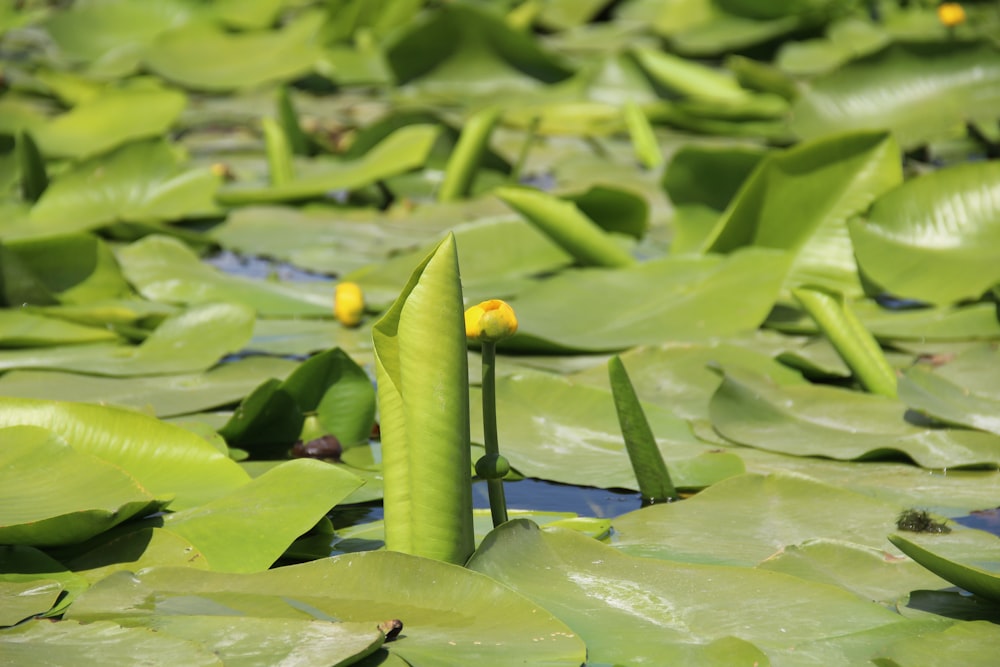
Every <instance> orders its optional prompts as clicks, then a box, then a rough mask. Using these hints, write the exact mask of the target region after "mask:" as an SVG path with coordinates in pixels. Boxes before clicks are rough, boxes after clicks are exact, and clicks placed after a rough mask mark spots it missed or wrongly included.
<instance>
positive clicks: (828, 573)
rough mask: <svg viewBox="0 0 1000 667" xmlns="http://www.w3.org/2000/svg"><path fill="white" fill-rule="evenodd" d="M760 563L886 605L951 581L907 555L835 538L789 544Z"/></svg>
mask: <svg viewBox="0 0 1000 667" xmlns="http://www.w3.org/2000/svg"><path fill="white" fill-rule="evenodd" d="M757 567H758V568H759V569H762V570H769V571H771V572H784V573H785V574H791V575H794V576H796V577H801V578H802V579H809V580H810V581H817V582H820V583H826V584H832V585H834V586H839V587H841V588H846V589H847V590H849V591H852V592H854V593H856V594H857V595H858V597H860V598H862V599H864V600H874V601H876V602H878V603H880V604H884V605H894V604H897V603H899V602H904V601H905V600H906V598H907V597H908V596H909V595H910V591H914V590H919V589H931V590H933V589H937V588H944V587H946V586H947V585H948V583H947V582H946V581H945V580H944V579H942V578H941V577H938V576H936V575H934V574H933V573H931V572H929V571H928V570H925V569H924V568H922V567H921V566H920V565H918V564H917V563H915V562H914V561H912V560H910V559H908V558H900V557H899V556H896V555H893V554H890V553H888V552H886V551H885V550H884V549H880V548H876V547H871V546H862V545H859V544H856V543H853V542H846V541H843V540H840V539H836V538H820V539H815V540H806V541H805V542H802V543H800V544H794V545H789V546H786V547H785V548H784V550H783V551H781V552H780V553H777V554H775V555H774V556H772V557H770V558H768V559H767V560H765V561H763V562H762V563H760V564H759V565H758V566H757Z"/></svg>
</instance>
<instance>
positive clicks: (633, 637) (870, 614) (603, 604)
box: [469, 501, 908, 665]
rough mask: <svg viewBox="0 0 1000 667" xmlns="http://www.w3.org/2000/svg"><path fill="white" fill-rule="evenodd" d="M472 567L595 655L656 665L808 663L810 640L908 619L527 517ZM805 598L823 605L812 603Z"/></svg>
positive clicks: (779, 577)
mask: <svg viewBox="0 0 1000 667" xmlns="http://www.w3.org/2000/svg"><path fill="white" fill-rule="evenodd" d="M686 502H688V501H684V503H686ZM684 503H679V504H681V505H682V504H684ZM469 567H470V568H471V569H473V570H475V571H478V572H482V573H484V574H487V575H489V576H491V577H493V578H494V579H496V580H497V581H499V582H501V583H503V584H505V585H507V586H509V587H511V588H512V589H514V590H515V591H518V592H520V593H521V594H522V595H526V596H528V597H529V598H531V599H532V600H535V601H536V602H537V603H539V604H542V605H545V606H546V607H548V608H550V609H553V610H555V611H556V613H557V614H558V615H559V616H560V618H562V619H563V620H564V622H566V623H567V624H568V625H569V626H570V627H571V628H573V630H574V631H575V632H577V633H579V635H580V636H581V637H582V638H583V639H584V641H586V642H587V650H588V658H589V660H591V661H593V662H596V663H602V664H621V663H622V662H626V663H628V664H642V663H650V664H652V663H659V662H660V661H662V660H664V658H665V657H667V656H669V657H668V658H667V659H668V660H670V661H671V662H672V661H673V660H675V659H676V660H677V661H678V663H679V664H710V665H716V664H718V665H722V664H728V665H732V664H748V665H749V664H753V662H754V661H757V662H758V663H763V664H767V662H766V661H767V660H768V659H770V660H772V661H774V663H779V662H781V661H783V660H786V659H787V660H794V661H795V662H797V663H798V664H804V663H803V661H804V660H808V659H809V658H810V657H813V659H815V656H810V653H811V651H806V650H805V645H806V644H807V643H809V642H815V641H818V640H834V639H835V638H837V639H839V640H840V641H842V642H844V643H845V644H846V643H848V642H849V641H850V639H849V637H850V636H851V635H852V634H855V633H861V632H865V631H868V630H872V629H875V628H883V627H885V626H895V625H897V624H898V625H899V626H900V629H902V628H903V627H905V624H906V623H908V621H901V619H900V617H899V616H898V615H896V614H894V613H893V612H890V611H888V610H886V609H885V608H883V607H881V606H880V605H877V604H875V603H872V602H868V601H862V600H859V599H858V598H857V597H856V596H855V595H853V594H851V593H848V592H846V591H842V590H839V589H837V588H834V587H832V586H827V585H823V584H816V583H813V582H807V581H805V580H803V579H799V578H797V577H791V576H788V575H784V574H779V573H776V572H766V571H763V570H753V569H745V568H733V567H724V566H718V565H700V564H690V563H676V562H665V561H655V560H646V559H640V558H635V557H633V556H629V555H626V554H623V553H621V552H620V551H618V550H617V549H615V548H613V547H609V546H606V545H603V544H601V543H599V542H597V541H595V540H592V539H589V538H587V537H584V536H582V535H578V534H577V533H575V532H573V531H567V530H559V529H539V528H538V527H537V526H535V525H533V524H531V523H529V522H526V521H522V520H518V521H511V522H509V523H507V524H505V525H503V526H501V527H500V528H499V529H497V530H496V531H494V532H493V534H492V535H490V536H489V537H488V538H487V539H486V540H485V541H484V543H483V546H481V547H480V548H479V550H478V551H477V552H476V553H475V554H474V555H473V557H472V558H471V559H470V561H469ZM807 591H808V592H807ZM804 596H807V597H808V599H809V600H811V601H813V602H816V601H818V600H822V601H823V602H822V604H817V605H805V606H804V605H802V604H801V601H802V599H803V597H804ZM723 610H725V611H723ZM887 629H888V630H890V631H891V630H892V628H887ZM835 643H836V642H835ZM800 652H802V654H801V655H800ZM824 664H846V661H844V660H843V657H841V659H840V660H836V661H831V660H829V659H828V660H827V661H825V662H824Z"/></svg>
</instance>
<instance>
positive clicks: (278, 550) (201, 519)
mask: <svg viewBox="0 0 1000 667" xmlns="http://www.w3.org/2000/svg"><path fill="white" fill-rule="evenodd" d="M361 484H362V481H361V480H360V479H359V478H357V477H355V476H354V475H352V474H350V473H349V472H347V471H346V470H344V469H342V468H338V467H335V466H331V465H327V464H326V463H323V462H322V461H313V460H310V459H299V460H295V461H286V462H285V463H283V464H281V465H279V466H277V467H275V468H273V469H271V470H269V471H268V472H266V473H264V474H263V475H261V476H260V477H257V478H255V479H252V480H251V481H250V482H249V483H247V484H244V485H243V486H241V487H239V488H237V489H235V490H234V491H232V492H231V493H230V494H229V495H226V496H224V497H221V498H217V499H215V500H212V501H209V502H207V503H205V504H204V505H200V506H198V507H195V508H191V509H187V510H183V511H180V512H176V513H173V514H167V515H164V517H163V527H164V528H166V529H167V530H169V531H170V532H172V533H174V534H176V535H179V536H180V537H183V538H184V539H186V540H187V541H189V542H190V543H191V544H192V545H194V546H195V548H197V549H198V551H199V552H201V554H203V556H204V558H205V559H206V560H207V561H208V565H209V567H210V568H211V569H212V570H213V571H215V572H257V571H260V570H265V569H267V568H268V567H270V566H271V565H272V564H273V563H274V561H276V560H277V559H278V557H279V556H281V554H282V553H283V552H284V551H285V549H286V548H288V545H289V544H291V543H292V541H293V540H294V539H295V538H296V537H298V536H299V535H301V534H303V533H305V532H306V531H307V530H309V529H310V528H312V527H313V526H314V525H315V524H316V522H317V521H319V520H320V519H322V518H323V517H324V516H325V515H326V513H327V512H329V511H330V509H331V508H332V507H333V506H334V505H336V504H337V503H339V502H340V501H341V500H343V499H344V498H346V497H347V496H348V495H349V494H350V493H351V492H352V491H353V490H354V489H356V488H357V487H359V486H361ZM248 508H253V509H252V511H248Z"/></svg>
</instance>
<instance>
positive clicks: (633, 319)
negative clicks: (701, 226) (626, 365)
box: [507, 248, 791, 352]
mask: <svg viewBox="0 0 1000 667" xmlns="http://www.w3.org/2000/svg"><path fill="white" fill-rule="evenodd" d="M790 260H791V258H790V257H789V256H788V255H787V254H785V253H783V252H780V251H775V250H767V249H757V248H749V249H744V250H741V251H740V252H736V253H733V254H732V255H730V256H728V257H720V256H718V255H713V256H705V257H669V258H663V259H657V260H651V261H648V262H644V263H641V264H638V265H636V266H634V267H628V268H624V269H576V270H569V271H563V272H561V273H559V274H558V275H556V276H554V277H552V278H550V279H548V280H545V281H542V282H539V283H538V285H537V287H534V288H533V289H530V290H526V291H525V292H523V293H520V294H518V295H517V297H516V298H514V299H512V305H513V306H514V308H515V310H516V311H517V317H518V322H519V329H518V334H517V335H516V336H515V337H514V338H512V339H511V340H510V341H509V343H507V346H508V347H509V348H514V349H519V350H525V351H526V350H532V351H556V350H558V351H571V350H573V351H593V352H597V351H613V350H621V349H624V348H627V347H631V346H634V345H641V344H655V343H660V342H663V341H665V340H671V339H674V340H686V339H695V338H697V339H703V338H705V337H707V336H725V335H730V334H735V333H739V332H743V331H747V330H750V329H753V328H755V327H757V326H758V325H759V324H760V322H761V321H762V320H763V318H764V317H766V316H767V312H768V311H770V309H771V306H772V305H773V304H774V301H775V299H776V298H777V293H778V290H779V288H780V286H781V283H782V281H783V280H784V279H785V273H786V271H787V267H788V263H789V261H790ZM653 286H655V287H653Z"/></svg>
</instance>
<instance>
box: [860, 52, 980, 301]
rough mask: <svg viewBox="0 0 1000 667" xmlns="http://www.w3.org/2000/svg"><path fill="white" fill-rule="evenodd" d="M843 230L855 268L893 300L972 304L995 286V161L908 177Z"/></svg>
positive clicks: (958, 166) (963, 165)
mask: <svg viewBox="0 0 1000 667" xmlns="http://www.w3.org/2000/svg"><path fill="white" fill-rule="evenodd" d="M998 72H1000V66H998ZM998 76H1000V74H998ZM998 87H1000V83H998ZM998 94H1000V93H998ZM850 230H851V239H852V241H853V242H854V248H855V252H856V253H857V256H858V264H859V266H860V267H861V270H862V271H864V273H865V274H866V275H867V276H868V277H869V278H871V280H873V281H874V282H875V283H876V284H878V285H880V286H881V287H882V288H884V289H886V290H888V291H890V292H892V293H893V294H895V295H896V296H899V297H909V298H918V299H920V300H921V301H926V302H929V303H933V304H950V303H954V302H957V301H960V300H963V299H978V298H979V297H980V296H982V294H983V292H985V291H987V290H988V289H989V288H990V287H992V286H993V285H994V284H995V283H997V282H1000V269H998V268H997V263H996V254H995V253H994V252H992V251H991V250H990V249H991V248H992V247H994V245H995V244H996V243H998V242H1000V163H997V162H983V163H970V164H962V165H957V166H954V167H949V168H946V169H941V170H938V171H936V172H934V173H932V174H926V175H924V176H920V177H918V178H915V179H911V180H909V181H907V182H906V183H904V184H902V185H900V186H899V187H897V188H895V189H893V190H892V191H890V192H888V193H887V194H885V195H884V196H883V197H881V198H880V199H879V200H878V201H876V202H875V204H874V205H873V206H872V209H871V211H870V212H869V213H868V215H867V216H865V217H864V218H861V219H857V220H854V221H852V223H851V225H850Z"/></svg>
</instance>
